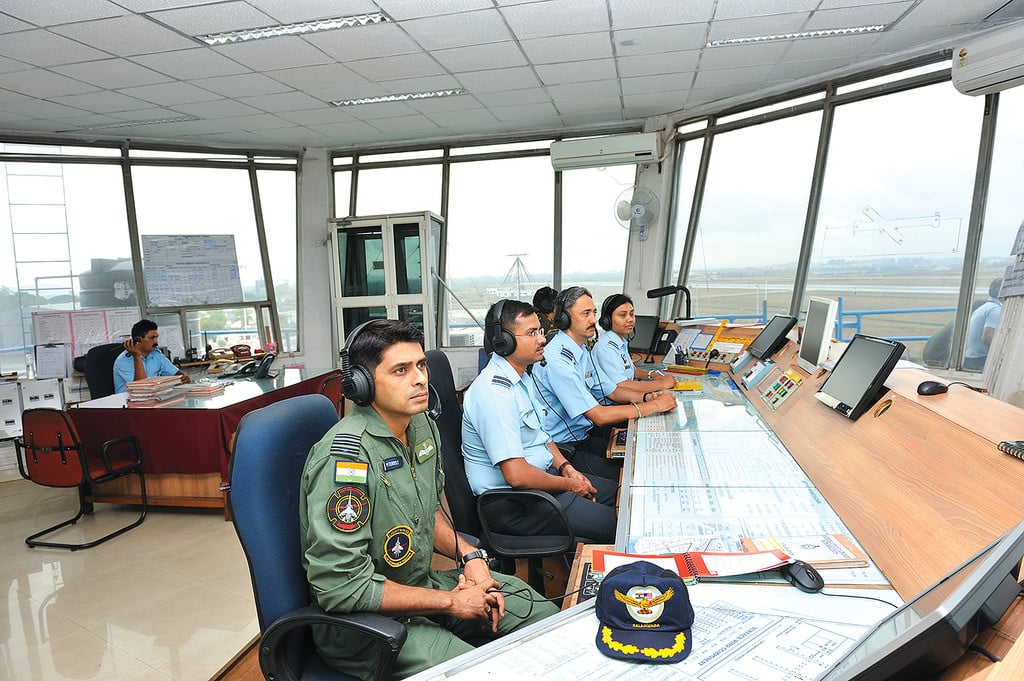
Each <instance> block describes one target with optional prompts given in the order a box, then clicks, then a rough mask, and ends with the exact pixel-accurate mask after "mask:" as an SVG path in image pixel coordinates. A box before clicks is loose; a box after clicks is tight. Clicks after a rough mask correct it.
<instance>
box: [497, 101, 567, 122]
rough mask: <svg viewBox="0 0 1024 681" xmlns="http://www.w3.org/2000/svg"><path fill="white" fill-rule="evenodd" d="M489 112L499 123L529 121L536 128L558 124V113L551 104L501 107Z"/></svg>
mask: <svg viewBox="0 0 1024 681" xmlns="http://www.w3.org/2000/svg"><path fill="white" fill-rule="evenodd" d="M489 111H490V112H491V113H492V114H494V117H495V118H497V119H498V120H499V121H508V122H513V121H519V122H521V121H528V122H529V123H530V124H531V125H532V126H534V127H541V126H549V125H551V124H552V123H557V122H558V112H557V111H555V107H553V106H551V105H550V104H523V105H520V106H499V107H495V108H493V109H489Z"/></svg>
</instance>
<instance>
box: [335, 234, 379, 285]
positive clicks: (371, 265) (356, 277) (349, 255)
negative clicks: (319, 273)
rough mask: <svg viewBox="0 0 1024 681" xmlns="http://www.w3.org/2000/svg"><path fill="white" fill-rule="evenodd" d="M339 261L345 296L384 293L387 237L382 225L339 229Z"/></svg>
mask: <svg viewBox="0 0 1024 681" xmlns="http://www.w3.org/2000/svg"><path fill="white" fill-rule="evenodd" d="M338 262H339V263H341V295H342V296H348V297H354V296H382V295H384V238H383V237H382V236H381V228H380V227H360V228H353V229H343V230H341V231H339V232H338Z"/></svg>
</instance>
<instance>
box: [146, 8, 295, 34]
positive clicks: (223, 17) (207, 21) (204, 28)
mask: <svg viewBox="0 0 1024 681" xmlns="http://www.w3.org/2000/svg"><path fill="white" fill-rule="evenodd" d="M150 16H152V17H153V18H154V19H156V20H157V21H159V22H160V23H162V24H166V25H168V26H170V27H171V28H176V29H178V30H179V31H181V32H182V33H184V34H185V35H191V36H196V35H206V34H207V33H226V32H228V31H238V30H241V29H244V28H263V27H264V26H273V25H275V24H278V23H280V22H278V21H275V20H274V18H273V17H271V16H269V15H267V14H264V13H263V12H261V11H259V10H258V9H256V8H255V7H253V6H252V5H250V4H249V3H247V2H241V0H234V1H233V2H221V3H217V4H214V5H203V6H200V7H184V8H181V9H170V10H166V11H163V12H153V13H152V14H151V15H150Z"/></svg>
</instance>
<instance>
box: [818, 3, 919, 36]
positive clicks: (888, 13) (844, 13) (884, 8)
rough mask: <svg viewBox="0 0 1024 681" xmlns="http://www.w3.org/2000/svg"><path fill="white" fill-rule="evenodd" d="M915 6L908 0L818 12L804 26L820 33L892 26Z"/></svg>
mask: <svg viewBox="0 0 1024 681" xmlns="http://www.w3.org/2000/svg"><path fill="white" fill-rule="evenodd" d="M913 4H914V3H913V2H912V1H911V0H907V1H906V2H892V3H887V4H885V5H876V6H874V7H848V8H845V9H829V10H818V11H817V12H815V13H814V14H812V15H811V18H810V19H809V20H808V21H807V24H806V25H805V26H804V30H805V31H818V30H821V29H825V28H844V27H847V26H874V25H876V24H891V23H892V22H894V21H896V20H897V19H899V18H900V16H901V15H902V14H903V13H904V12H906V11H907V9H909V8H910V7H911V6H912V5H913Z"/></svg>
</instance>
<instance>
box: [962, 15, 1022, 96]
mask: <svg viewBox="0 0 1024 681" xmlns="http://www.w3.org/2000/svg"><path fill="white" fill-rule="evenodd" d="M1021 83H1024V21H1022V22H1018V23H1016V24H1013V25H1012V26H1008V27H1006V28H1002V29H999V30H997V31H993V32H991V33H987V34H985V35H982V36H978V37H977V38H973V39H971V40H969V41H967V42H966V43H965V44H964V45H962V46H959V47H956V48H954V49H953V86H954V87H956V89H957V90H959V91H960V92H962V93H964V94H965V95H987V94H991V93H993V92H999V91H1000V90H1005V89H1007V88H1011V87H1014V86H1015V85H1020V84H1021Z"/></svg>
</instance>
